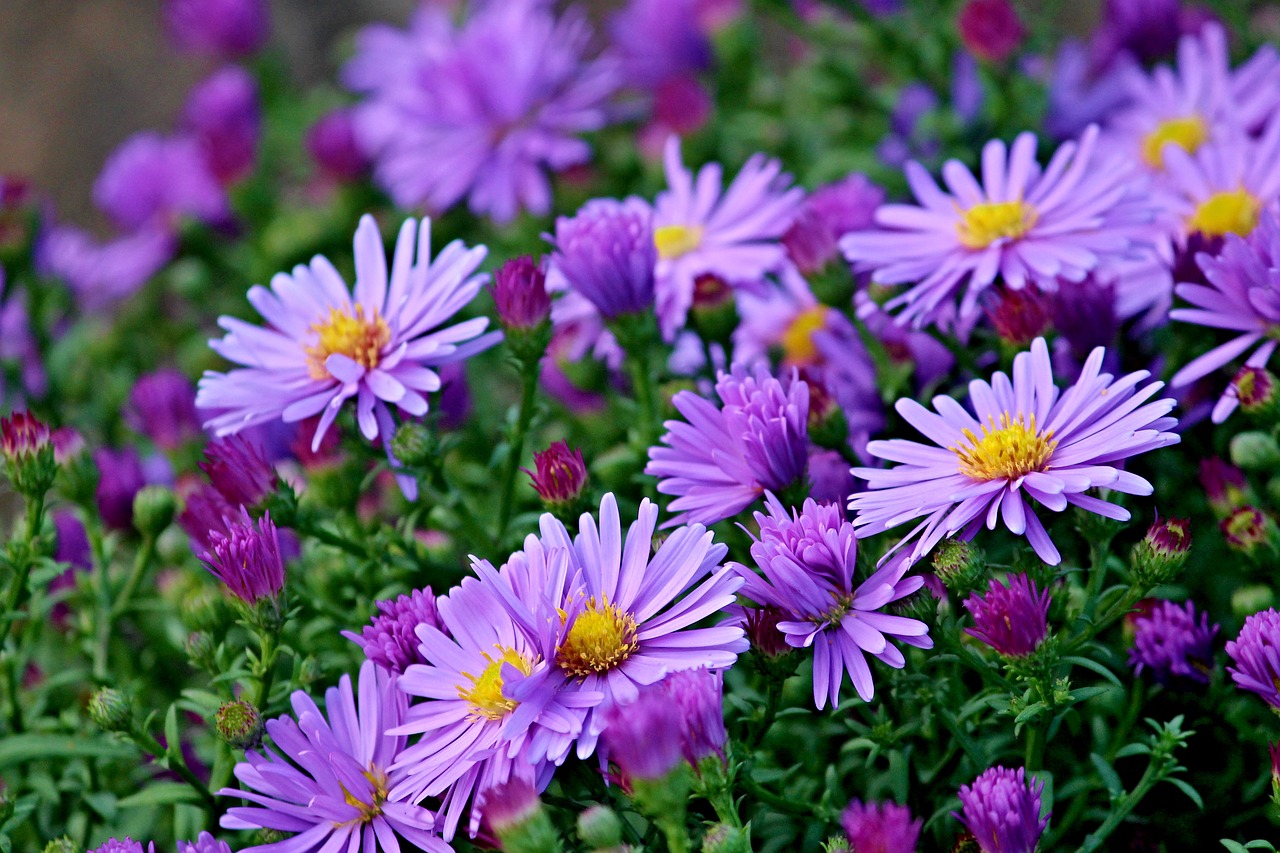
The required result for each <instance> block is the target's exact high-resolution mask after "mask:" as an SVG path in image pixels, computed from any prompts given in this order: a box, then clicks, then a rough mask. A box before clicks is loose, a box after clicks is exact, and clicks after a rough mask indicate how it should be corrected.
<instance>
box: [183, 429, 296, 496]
mask: <svg viewBox="0 0 1280 853" xmlns="http://www.w3.org/2000/svg"><path fill="white" fill-rule="evenodd" d="M204 455H205V461H203V462H201V463H200V470H201V471H204V473H205V474H206V475H208V477H209V482H210V483H211V484H212V485H213V487H214V488H215V489H217V491H218V494H220V495H222V497H224V498H226V500H227V502H228V504H230V505H231V506H246V507H255V506H257V505H258V504H259V503H261V502H262V499H263V498H265V497H266V496H267V495H269V494H271V493H272V492H274V491H275V489H276V483H277V481H278V479H279V478H278V477H277V475H276V471H275V468H273V467H272V466H271V463H270V462H268V461H267V457H266V455H265V454H264V453H263V450H262V448H261V447H260V446H259V445H258V444H256V443H254V442H253V441H251V440H250V439H248V438H246V437H245V436H243V435H232V436H228V437H227V438H218V439H214V440H213V441H211V442H209V446H208V447H206V448H205V450H204Z"/></svg>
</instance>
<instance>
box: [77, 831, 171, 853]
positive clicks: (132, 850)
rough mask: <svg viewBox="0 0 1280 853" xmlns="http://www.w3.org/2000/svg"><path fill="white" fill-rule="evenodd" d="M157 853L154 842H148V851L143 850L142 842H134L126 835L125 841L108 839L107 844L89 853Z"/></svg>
mask: <svg viewBox="0 0 1280 853" xmlns="http://www.w3.org/2000/svg"><path fill="white" fill-rule="evenodd" d="M155 851H156V846H155V842H154V841H149V842H147V847H146V850H143V848H142V842H140V841H134V840H133V839H132V838H130V837H129V836H127V835H126V836H125V837H124V840H123V841H117V840H116V839H115V838H110V839H107V841H106V843H105V844H100V845H98V846H97V847H95V848H93V849H92V850H90V851H89V853H155Z"/></svg>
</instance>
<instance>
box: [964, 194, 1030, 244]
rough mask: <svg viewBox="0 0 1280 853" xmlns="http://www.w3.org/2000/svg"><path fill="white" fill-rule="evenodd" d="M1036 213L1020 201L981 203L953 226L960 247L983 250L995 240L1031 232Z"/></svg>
mask: <svg viewBox="0 0 1280 853" xmlns="http://www.w3.org/2000/svg"><path fill="white" fill-rule="evenodd" d="M1039 217H1040V214H1039V213H1037V212H1036V209H1035V208H1034V207H1032V206H1031V205H1029V204H1027V203H1026V202H1024V201H984V202H981V203H980V204H975V205H974V206H973V207H971V208H969V209H968V210H966V211H965V212H964V215H963V217H962V218H961V219H960V221H959V222H957V223H956V233H957V234H958V235H959V236H960V245H962V246H964V247H965V248H966V249H985V248H987V247H988V246H990V245H991V244H992V243H994V242H996V241H997V240H1016V239H1018V238H1019V237H1021V236H1022V235H1024V234H1026V233H1027V232H1028V231H1030V230H1031V228H1032V226H1034V225H1035V224H1036V220H1037V219H1038V218H1039Z"/></svg>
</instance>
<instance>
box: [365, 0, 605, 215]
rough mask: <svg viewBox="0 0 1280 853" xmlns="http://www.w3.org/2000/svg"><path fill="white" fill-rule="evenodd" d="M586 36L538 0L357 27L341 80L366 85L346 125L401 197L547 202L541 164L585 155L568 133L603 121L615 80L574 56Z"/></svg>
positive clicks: (477, 204) (491, 204)
mask: <svg viewBox="0 0 1280 853" xmlns="http://www.w3.org/2000/svg"><path fill="white" fill-rule="evenodd" d="M591 36H592V33H591V28H590V27H589V25H588V23H587V20H586V18H585V17H584V16H583V15H581V14H579V13H577V12H576V11H570V12H568V13H566V14H565V15H564V16H562V17H561V18H560V19H558V20H557V19H556V18H555V16H554V14H553V13H552V10H551V9H550V7H549V4H546V3H543V2H538V0H512V2H504V3H484V4H478V5H477V6H476V7H473V9H472V10H471V14H470V15H469V16H468V17H467V19H466V20H465V21H463V22H462V23H461V24H460V25H459V26H457V27H455V26H454V25H453V23H452V22H451V21H450V20H449V16H448V13H447V12H446V11H444V10H442V9H438V8H431V7H430V6H427V7H424V8H422V9H421V10H420V11H419V13H418V15H417V17H416V18H415V19H414V21H413V23H412V25H411V27H410V30H409V31H408V32H399V31H396V30H393V29H391V28H389V27H386V26H375V27H370V28H368V29H366V30H365V31H364V32H362V33H361V34H360V36H359V37H358V38H357V42H356V47H357V49H356V55H355V56H354V57H353V58H352V60H351V61H350V62H349V63H348V64H347V67H346V69H345V71H344V80H345V82H346V84H347V85H348V86H349V87H350V88H352V89H354V90H356V91H358V92H362V93H366V94H367V96H368V97H367V100H366V101H365V102H364V103H363V104H361V105H360V106H358V107H357V108H356V113H355V120H356V133H357V137H358V138H359V140H360V144H361V147H362V148H364V149H365V150H366V151H368V152H369V153H370V154H371V155H372V158H373V160H374V175H375V177H376V178H377V180H378V183H379V184H381V185H382V186H383V187H384V188H385V189H386V190H387V192H389V193H390V194H391V197H392V199H393V200H394V201H395V202H396V203H397V204H398V205H400V206H401V207H424V206H425V207H426V208H428V209H429V210H433V211H444V210H446V209H448V208H450V207H452V206H453V205H455V204H457V203H458V202H459V201H461V200H462V199H463V198H464V197H465V198H466V199H467V202H468V206H469V207H470V208H471V210H472V211H473V212H475V213H477V214H480V215H487V216H490V217H492V218H493V219H494V220H495V221H496V222H499V223H503V222H508V221H510V220H511V219H513V218H514V217H515V216H516V215H517V214H518V213H519V212H520V211H521V210H522V209H527V210H529V211H531V212H532V213H535V214H539V215H542V214H545V213H547V212H548V211H549V210H550V208H551V187H550V184H549V182H548V180H547V175H546V172H547V171H548V170H550V171H561V170H563V169H565V168H567V167H569V166H574V165H578V164H580V163H585V162H586V161H587V160H588V159H589V158H590V156H591V149H590V147H589V146H588V145H587V143H586V142H584V141H583V140H582V139H581V138H580V134H583V133H587V132H590V131H594V130H599V129H600V128H601V127H603V126H604V125H605V123H606V121H607V118H608V117H607V113H606V112H605V109H604V105H605V100H606V99H607V98H608V97H609V96H610V95H611V94H612V92H613V91H614V89H615V88H616V85H617V81H616V75H615V69H614V67H613V64H612V63H611V62H607V61H601V60H597V61H588V60H586V59H585V58H584V54H585V52H586V47H587V44H588V42H589V41H590V40H591Z"/></svg>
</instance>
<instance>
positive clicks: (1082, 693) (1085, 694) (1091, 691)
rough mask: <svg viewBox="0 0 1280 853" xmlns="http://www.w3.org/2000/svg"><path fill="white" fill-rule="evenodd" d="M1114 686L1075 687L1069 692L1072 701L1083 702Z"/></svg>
mask: <svg viewBox="0 0 1280 853" xmlns="http://www.w3.org/2000/svg"><path fill="white" fill-rule="evenodd" d="M1112 689H1114V688H1111V687H1077V688H1076V689H1075V690H1072V691H1071V693H1070V696H1071V701H1072V702H1084V701H1085V700H1086V699H1092V698H1093V697H1094V696H1099V695H1101V694H1103V693H1106V692H1108V691H1110V690H1112Z"/></svg>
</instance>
